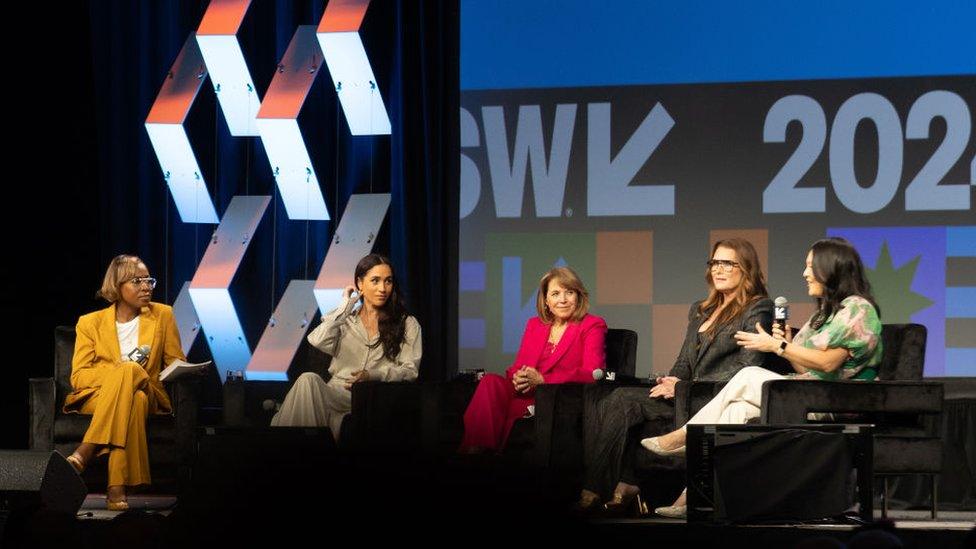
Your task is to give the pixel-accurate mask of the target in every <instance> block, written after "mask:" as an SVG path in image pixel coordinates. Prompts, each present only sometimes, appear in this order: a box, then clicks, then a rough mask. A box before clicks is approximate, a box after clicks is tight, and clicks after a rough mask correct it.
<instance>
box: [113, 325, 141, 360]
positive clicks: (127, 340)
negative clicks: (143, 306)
mask: <svg viewBox="0 0 976 549" xmlns="http://www.w3.org/2000/svg"><path fill="white" fill-rule="evenodd" d="M115 331H116V332H118V334H119V351H120V352H121V356H122V360H125V359H126V358H125V357H127V356H128V355H129V353H131V352H132V350H133V349H135V348H136V347H138V346H139V315H136V317H135V318H133V319H132V320H130V321H128V322H119V321H118V320H116V321H115Z"/></svg>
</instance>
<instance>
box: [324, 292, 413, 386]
mask: <svg viewBox="0 0 976 549" xmlns="http://www.w3.org/2000/svg"><path fill="white" fill-rule="evenodd" d="M355 304H356V301H354V300H351V299H343V301H342V303H340V304H339V307H337V308H336V309H333V310H332V311H329V312H328V313H327V314H325V315H323V316H322V323H321V324H319V325H318V327H316V328H315V329H314V330H312V332H311V333H310V334H308V342H309V343H311V344H312V345H314V346H315V347H316V348H317V349H319V350H321V351H323V352H325V353H327V354H329V355H331V356H332V364H331V365H330V366H329V373H330V374H332V380H331V381H330V383H332V384H333V385H338V384H344V383H346V382H348V381H350V380H352V375H353V374H354V373H355V372H357V371H359V370H362V369H366V371H367V372H369V379H370V380H372V381H413V380H415V379H417V373H418V367H419V366H420V356H421V354H422V352H423V349H422V345H421V334H420V323H418V322H417V319H415V318H414V317H412V316H408V317H407V320H406V327H405V330H404V336H403V343H401V344H400V353H399V354H398V355H397V356H396V360H395V361H391V360H389V359H388V358H386V357H385V356H383V344H382V343H381V342H380V338H379V334H377V335H375V336H373V337H369V334H368V333H367V332H366V328H365V327H364V326H363V324H362V322H360V320H359V315H358V314H352V310H353V307H354V306H355Z"/></svg>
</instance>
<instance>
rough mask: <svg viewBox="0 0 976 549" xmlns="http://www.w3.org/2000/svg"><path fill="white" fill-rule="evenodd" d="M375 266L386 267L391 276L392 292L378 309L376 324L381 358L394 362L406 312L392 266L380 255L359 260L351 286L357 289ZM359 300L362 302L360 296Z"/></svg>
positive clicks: (401, 340) (405, 321)
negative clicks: (381, 350) (381, 348)
mask: <svg viewBox="0 0 976 549" xmlns="http://www.w3.org/2000/svg"><path fill="white" fill-rule="evenodd" d="M377 265H387V266H389V267H390V273H392V274H393V291H392V292H390V297H388V298H387V299H386V303H384V304H383V307H382V308H380V309H379V315H378V321H379V322H378V324H379V331H380V343H382V344H383V356H385V357H386V358H387V359H389V360H391V361H395V360H396V357H397V355H398V354H400V345H402V344H403V338H404V334H405V333H406V330H407V316H409V315H410V313H409V312H408V311H407V307H406V305H404V303H403V300H402V299H401V298H400V291H399V285H398V284H397V279H396V273H395V272H394V271H393V264H392V263H390V260H389V259H387V258H386V257H385V256H382V255H380V254H369V255H367V256H366V257H364V258H362V259H360V260H359V264H357V265H356V273H355V274H354V275H353V284H354V285H356V287H357V288H358V287H359V286H358V283H359V281H360V280H361V279H364V278H366V273H368V272H369V271H370V269H372V268H373V267H375V266H377ZM359 300H360V301H362V300H363V298H362V295H360V297H359Z"/></svg>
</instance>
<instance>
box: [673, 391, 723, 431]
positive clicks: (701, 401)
mask: <svg viewBox="0 0 976 549" xmlns="http://www.w3.org/2000/svg"><path fill="white" fill-rule="evenodd" d="M722 387H725V382H724V381H679V382H678V383H676V384H675V386H674V426H675V428H677V427H681V426H682V425H684V424H685V423H688V420H689V419H691V416H693V415H695V414H696V413H698V410H701V408H702V406H704V405H706V404H708V401H709V400H712V397H714V396H715V394H716V393H718V392H719V391H721V390H722Z"/></svg>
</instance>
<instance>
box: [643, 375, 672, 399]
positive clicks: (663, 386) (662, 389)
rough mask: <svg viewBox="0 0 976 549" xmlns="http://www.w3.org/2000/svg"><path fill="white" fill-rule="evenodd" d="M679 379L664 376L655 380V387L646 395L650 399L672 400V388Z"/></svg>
mask: <svg viewBox="0 0 976 549" xmlns="http://www.w3.org/2000/svg"><path fill="white" fill-rule="evenodd" d="M678 381H680V379H678V378H676V377H674V376H664V377H659V378H657V385H655V386H654V387H651V392H650V393H648V395H647V396H648V397H650V398H674V386H675V384H676V383H678Z"/></svg>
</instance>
